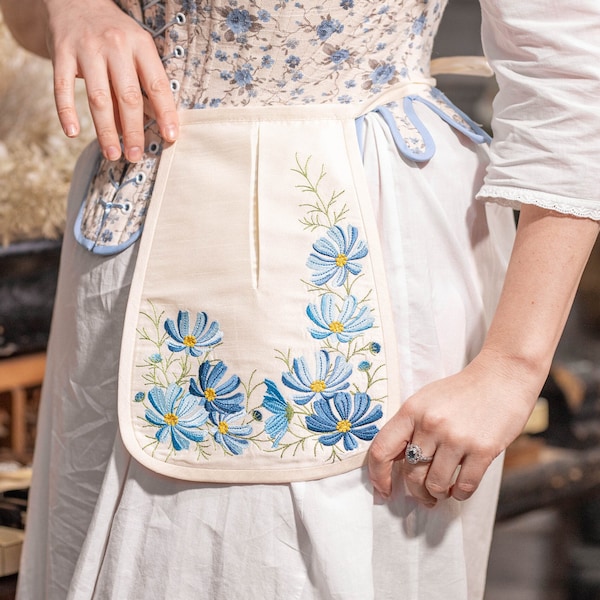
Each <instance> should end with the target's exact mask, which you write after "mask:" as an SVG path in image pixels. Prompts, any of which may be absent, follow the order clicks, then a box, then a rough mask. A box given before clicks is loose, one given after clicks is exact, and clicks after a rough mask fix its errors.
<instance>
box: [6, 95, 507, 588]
mask: <svg viewBox="0 0 600 600" xmlns="http://www.w3.org/2000/svg"><path fill="white" fill-rule="evenodd" d="M416 110H417V112H418V115H419V117H420V118H421V120H422V121H423V123H424V124H425V126H426V127H427V128H428V130H429V132H430V133H431V135H432V137H433V139H434V140H435V144H436V153H435V155H434V157H433V158H432V159H431V160H429V161H428V162H426V163H421V164H417V163H414V162H412V161H409V160H407V159H405V158H403V157H402V155H401V154H400V153H399V152H398V150H397V148H396V145H395V143H394V140H393V138H392V136H391V133H390V131H389V129H388V127H387V126H386V125H385V123H384V122H383V121H382V119H381V118H380V117H379V116H377V115H376V114H369V115H368V116H367V117H366V119H365V125H366V126H365V128H364V140H362V142H363V148H364V165H365V171H366V175H367V180H368V185H369V188H370V194H371V199H372V202H373V206H374V211H375V215H376V219H377V223H378V228H379V233H380V238H381V241H382V245H383V253H384V255H385V256H386V257H387V259H386V265H385V268H386V271H387V275H388V285H389V287H390V295H391V298H392V311H393V313H394V325H395V334H396V339H397V345H398V353H399V358H398V363H399V364H398V369H399V370H400V373H401V378H402V381H403V385H404V388H405V389H404V392H405V393H404V394H403V395H404V396H405V397H406V396H408V395H410V393H412V392H414V391H415V390H417V389H419V388H420V387H422V386H423V385H424V384H426V383H428V382H430V381H432V380H435V379H439V378H441V377H444V376H447V375H450V374H452V373H454V372H456V371H458V370H460V369H461V368H462V367H463V366H464V365H465V364H466V363H467V362H468V361H469V360H470V359H471V358H472V357H473V356H474V355H475V354H476V353H477V351H478V349H479V348H480V346H481V343H482V341H483V338H484V335H485V332H486V329H487V326H488V324H489V322H490V319H491V316H492V313H493V310H494V308H495V304H496V301H497V298H498V294H499V291H500V288H501V285H502V279H503V276H504V272H505V268H506V264H507V261H508V256H509V253H510V247H511V244H512V240H513V236H514V225H513V220H512V212H511V211H510V210H507V209H504V208H500V207H497V206H495V205H484V204H481V203H478V202H476V201H475V200H474V196H475V193H476V192H477V190H478V189H479V187H480V185H481V182H482V176H483V171H484V169H485V164H486V161H487V149H486V148H485V146H482V145H476V144H474V143H472V142H471V141H470V140H468V139H466V138H465V137H463V136H462V135H461V134H460V133H457V132H456V131H455V130H453V129H451V128H450V127H449V126H448V125H447V124H446V123H444V122H443V121H442V120H441V119H440V118H439V117H438V116H437V115H435V114H434V113H433V112H431V111H430V110H428V109H427V108H426V107H422V106H417V107H416ZM97 152H98V150H97V147H95V146H91V147H90V148H88V149H87V150H86V152H85V153H84V154H83V156H82V157H81V159H80V161H79V163H78V166H77V168H76V172H75V175H74V179H73V184H72V189H71V194H70V199H69V209H68V215H69V221H68V224H67V235H66V236H65V240H64V246H63V255H62V263H61V273H60V281H59V289H58V294H57V298H56V305H55V314H54V321H53V326H52V333H51V341H50V345H49V355H48V356H49V358H48V368H47V375H46V379H45V383H44V391H43V400H42V406H41V411H40V415H39V422H38V439H37V445H36V452H35V460H34V482H33V486H32V489H31V494H30V505H29V510H28V517H27V538H26V543H25V548H24V554H23V558H22V565H21V571H20V577H19V590H18V598H19V599H20V600H41V599H43V598H44V599H47V600H59V599H64V598H69V599H73V600H75V599H76V600H83V599H91V598H94V599H97V600H105V599H119V600H121V599H127V600H136V599H142V598H144V599H145V598H152V599H157V600H160V599H167V598H169V599H177V600H188V599H190V600H192V599H215V598H216V599H225V598H228V597H239V598H244V599H248V600H263V599H271V598H273V599H274V598H278V599H279V598H285V599H286V600H293V599H297V600H317V599H319V600H326V599H340V600H368V599H371V598H373V599H377V600H383V599H388V598H389V599H395V600H396V599H397V600H409V599H410V600H415V599H422V600H436V599H438V598H439V599H442V598H443V599H444V600H446V599H448V598H452V599H453V600H458V599H467V598H468V599H478V598H482V596H483V590H484V582H485V571H486V564H487V555H488V549H489V544H490V540H491V534H492V528H493V521H494V514H495V508H496V501H497V493H498V486H499V481H500V475H501V460H497V461H496V462H495V463H494V464H493V465H492V466H491V467H490V469H489V471H488V473H487V474H486V477H485V478H484V481H483V482H482V484H481V486H480V488H479V489H478V491H477V492H476V494H475V495H474V496H473V497H472V498H471V499H470V500H468V501H466V502H462V503H459V502H456V501H454V500H448V501H445V502H440V503H438V505H437V506H436V507H435V508H433V509H427V508H424V507H421V506H420V505H418V504H417V503H416V502H415V501H413V500H412V499H411V498H409V497H407V496H406V495H405V493H404V489H403V485H402V481H401V479H400V478H397V480H396V481H395V488H394V494H393V497H392V499H391V500H390V501H387V502H383V501H380V500H379V499H377V498H376V497H374V496H373V490H372V488H371V486H370V484H369V482H368V477H367V474H366V471H365V469H364V468H358V469H355V470H352V471H350V472H348V473H344V474H341V475H335V476H332V477H327V478H325V479H321V480H316V481H310V482H294V483H289V484H263V485H258V484H237V485H227V484H216V483H210V484H209V483H194V482H186V481H181V480H176V479H172V478H169V477H167V476H164V475H158V474H156V473H154V472H153V471H150V470H148V469H147V468H146V467H144V466H142V465H141V464H140V463H138V462H137V461H136V460H134V459H132V458H131V457H130V455H129V454H128V452H127V451H126V450H125V448H124V446H123V443H122V441H121V438H120V435H119V432H118V424H117V376H118V373H117V371H118V369H117V366H118V363H119V351H120V341H121V332H122V327H123V320H124V314H125V308H126V305H127V299H128V292H129V287H130V283H131V278H132V273H133V270H134V266H135V259H136V253H137V246H135V245H134V246H133V247H131V248H129V249H127V250H126V251H124V252H122V253H121V254H117V255H115V256H112V257H101V256H97V255H94V254H91V253H89V252H87V251H86V250H85V249H83V248H82V247H80V246H79V245H77V244H76V242H75V240H74V239H73V236H72V235H71V234H70V233H69V232H70V231H71V230H72V225H73V222H74V220H75V217H76V214H77V211H78V209H79V206H80V204H81V200H82V197H83V196H84V194H85V188H86V186H87V183H88V181H89V177H90V173H91V171H92V170H93V169H94V166H95V163H96V158H97Z"/></svg>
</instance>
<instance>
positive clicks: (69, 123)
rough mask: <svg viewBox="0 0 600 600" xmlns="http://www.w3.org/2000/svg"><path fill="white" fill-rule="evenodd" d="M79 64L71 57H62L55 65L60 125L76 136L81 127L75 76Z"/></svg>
mask: <svg viewBox="0 0 600 600" xmlns="http://www.w3.org/2000/svg"><path fill="white" fill-rule="evenodd" d="M76 75H77V64H76V62H75V61H74V60H72V59H70V57H66V56H65V57H61V58H59V59H57V60H56V61H55V67H54V101H55V103H56V111H57V113H58V119H59V121H60V125H61V127H62V129H63V131H64V132H65V135H67V136H68V137H76V136H77V135H79V131H80V129H81V127H80V125H79V118H78V116H77V109H76V108H75V77H76Z"/></svg>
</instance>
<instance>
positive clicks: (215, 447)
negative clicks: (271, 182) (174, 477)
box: [132, 158, 385, 463]
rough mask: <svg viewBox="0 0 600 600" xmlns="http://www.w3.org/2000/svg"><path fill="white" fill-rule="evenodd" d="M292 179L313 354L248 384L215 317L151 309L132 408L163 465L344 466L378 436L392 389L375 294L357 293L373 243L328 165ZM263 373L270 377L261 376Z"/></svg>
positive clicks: (293, 358)
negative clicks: (253, 457) (270, 462)
mask: <svg viewBox="0 0 600 600" xmlns="http://www.w3.org/2000/svg"><path fill="white" fill-rule="evenodd" d="M293 172H294V173H296V174H297V175H298V177H299V183H298V185H297V190H298V192H297V193H298V194H300V195H301V196H302V199H303V200H304V201H303V202H302V203H301V204H300V206H301V207H302V208H303V209H304V212H305V216H304V217H302V218H301V219H300V223H299V227H303V228H304V229H305V230H307V231H310V232H314V233H315V237H314V242H313V243H312V249H307V255H306V256H307V258H306V260H305V268H306V274H307V278H306V279H304V280H302V281H299V285H301V286H303V287H304V288H305V293H306V305H305V308H304V314H302V308H301V307H300V308H299V314H298V318H304V319H305V322H304V327H305V330H306V332H307V333H308V334H309V335H310V337H311V338H312V339H313V340H314V342H315V345H314V349H315V350H314V353H312V354H308V355H304V354H302V355H295V354H294V351H293V349H281V348H279V349H274V351H273V356H274V358H273V361H272V364H271V365H269V366H268V367H267V366H265V365H264V364H257V365H256V368H255V369H254V371H253V372H252V373H251V374H244V376H245V377H246V380H245V381H244V380H243V379H242V378H241V377H240V375H241V374H238V373H236V372H235V365H233V364H232V365H227V364H225V362H224V361H223V360H222V359H221V358H220V357H219V354H220V353H221V349H222V348H225V347H226V346H227V344H228V337H227V334H228V332H227V331H224V330H222V329H221V326H220V325H219V321H218V314H215V315H212V314H207V313H206V312H197V313H196V314H191V313H190V312H189V311H188V310H179V312H178V314H177V315H176V317H175V318H172V317H170V316H167V315H166V313H165V311H162V312H159V310H158V309H157V308H155V305H154V304H152V303H150V306H151V310H150V311H148V312H142V313H141V316H142V324H141V326H140V327H139V329H138V337H139V339H140V341H141V342H142V343H143V344H144V348H146V349H150V351H149V352H148V354H147V357H146V358H145V359H143V360H142V361H141V363H140V364H138V365H137V366H136V368H137V369H139V370H140V372H141V379H142V380H143V381H144V382H145V384H146V385H147V386H148V388H149V390H148V392H147V393H146V391H144V390H140V389H136V390H133V392H132V401H133V402H134V403H135V404H138V405H139V404H140V403H141V404H142V405H143V406H144V408H145V411H144V412H143V413H142V412H140V411H137V413H136V414H137V417H138V418H141V419H142V421H143V426H142V430H143V431H144V432H145V435H146V436H147V439H148V442H147V444H146V445H145V450H146V451H147V452H150V453H151V454H153V453H154V452H155V450H156V449H157V448H159V447H160V448H166V449H167V450H168V452H167V453H166V458H165V460H166V461H167V462H168V461H171V460H177V457H178V456H179V454H178V453H181V452H187V454H186V456H187V457H188V459H189V452H190V451H193V452H194V454H193V455H194V456H195V460H197V461H198V462H199V463H203V462H205V461H206V460H208V459H210V457H211V456H212V455H214V454H215V453H216V452H219V453H224V454H225V455H229V456H231V457H235V456H241V455H243V454H245V453H246V452H248V451H250V449H252V451H253V452H257V451H258V452H268V453H277V454H279V456H280V457H282V458H283V457H285V456H286V455H287V454H291V455H297V454H299V453H300V454H301V453H310V454H311V455H315V456H317V455H319V456H321V458H322V459H323V460H324V461H336V460H338V459H340V458H341V457H342V456H343V455H344V454H346V453H349V452H353V451H356V450H357V449H359V448H360V447H361V446H360V442H368V441H370V440H372V439H373V437H374V436H375V435H376V433H377V431H378V430H379V428H378V425H377V422H378V421H380V420H381V419H382V418H383V410H382V401H383V399H384V397H383V395H381V391H380V395H379V396H378V397H376V396H373V390H374V389H375V388H377V387H378V386H377V384H381V383H382V382H384V381H385V374H384V371H385V366H384V364H383V360H382V358H381V357H382V354H380V352H381V344H380V341H379V339H380V338H379V336H378V328H379V325H378V322H377V315H376V312H375V310H374V308H375V307H374V306H373V304H372V300H371V296H372V295H373V294H372V292H373V290H367V291H366V292H365V287H364V286H363V287H361V286H360V285H359V281H360V280H361V279H362V278H363V277H364V275H365V273H366V272H368V265H369V263H368V260H367V259H368V255H369V249H368V245H367V243H366V240H365V239H363V236H362V234H361V231H360V230H359V228H358V227H357V226H356V225H354V224H352V223H347V222H346V221H347V219H348V218H349V217H348V215H349V211H348V207H347V205H346V204H345V202H344V191H343V190H342V191H335V190H333V191H330V192H329V193H325V192H324V188H325V185H324V181H325V179H326V175H327V173H326V171H325V169H324V167H322V168H321V169H320V171H319V172H317V173H318V174H317V175H315V174H313V173H312V169H311V165H310V158H309V159H306V160H305V161H303V162H302V161H300V159H299V158H297V160H296V166H295V167H294V168H293ZM359 290H360V292H359ZM213 310H214V309H213ZM213 317H217V318H216V319H215V318H213ZM264 371H268V372H269V373H270V375H269V376H264V375H263V376H262V378H261V372H264ZM277 372H279V375H277V376H273V374H276V373H277ZM384 389H385V386H384ZM362 448H363V450H364V446H363V447H362ZM162 456H165V453H164V452H163V453H162Z"/></svg>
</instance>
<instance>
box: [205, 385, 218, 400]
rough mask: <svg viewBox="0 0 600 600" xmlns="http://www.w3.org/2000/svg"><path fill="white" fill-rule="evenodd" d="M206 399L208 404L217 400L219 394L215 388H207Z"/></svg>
mask: <svg viewBox="0 0 600 600" xmlns="http://www.w3.org/2000/svg"><path fill="white" fill-rule="evenodd" d="M204 397H205V398H206V400H207V402H212V401H213V400H216V398H217V392H215V390H214V389H213V388H206V389H205V390H204Z"/></svg>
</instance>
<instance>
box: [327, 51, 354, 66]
mask: <svg viewBox="0 0 600 600" xmlns="http://www.w3.org/2000/svg"><path fill="white" fill-rule="evenodd" d="M349 58H350V52H348V50H346V49H345V48H340V49H339V50H335V51H334V52H332V54H331V62H332V63H333V64H335V65H339V64H340V63H343V62H344V61H345V60H348V59H349Z"/></svg>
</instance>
